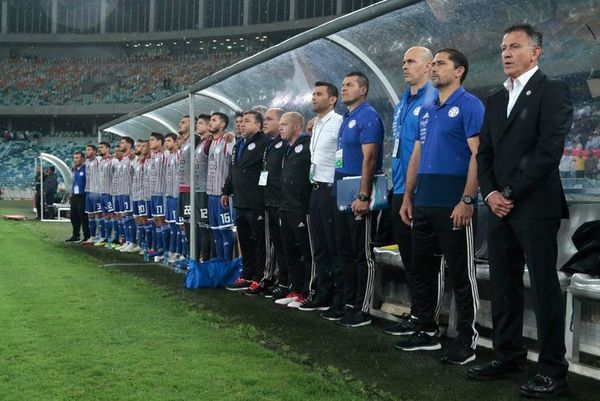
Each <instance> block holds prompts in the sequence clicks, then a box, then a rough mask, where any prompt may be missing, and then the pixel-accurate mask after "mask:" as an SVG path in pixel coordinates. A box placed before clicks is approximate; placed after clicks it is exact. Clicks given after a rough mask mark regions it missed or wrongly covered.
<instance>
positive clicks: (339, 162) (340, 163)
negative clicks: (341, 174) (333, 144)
mask: <svg viewBox="0 0 600 401" xmlns="http://www.w3.org/2000/svg"><path fill="white" fill-rule="evenodd" d="M341 167H344V150H343V149H338V150H336V151H335V168H341Z"/></svg>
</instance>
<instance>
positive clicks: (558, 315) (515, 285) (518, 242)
mask: <svg viewBox="0 0 600 401" xmlns="http://www.w3.org/2000/svg"><path fill="white" fill-rule="evenodd" d="M559 227H560V220H558V219H511V218H510V217H509V218H504V219H500V218H498V217H497V216H495V215H493V214H492V213H490V216H489V218H488V229H487V242H488V256H489V262H490V280H491V287H492V322H493V325H494V336H493V343H494V351H495V353H496V357H497V358H498V359H499V360H501V361H504V362H516V361H524V360H525V359H526V358H527V348H526V345H525V342H524V341H523V306H524V301H523V268H524V265H525V260H527V268H528V270H529V278H530V280H531V289H532V292H533V297H534V302H535V305H536V306H535V317H536V322H537V330H538V341H539V343H540V355H539V359H538V363H539V369H540V373H542V374H544V375H547V376H550V377H553V378H555V379H560V378H563V377H565V376H566V374H567V369H568V364H567V361H566V360H565V339H564V323H565V305H564V302H563V298H562V294H561V291H560V284H559V281H558V276H557V273H556V259H557V256H558V246H557V243H556V235H557V233H558V229H559Z"/></svg>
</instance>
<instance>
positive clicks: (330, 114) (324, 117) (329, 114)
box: [315, 109, 335, 125]
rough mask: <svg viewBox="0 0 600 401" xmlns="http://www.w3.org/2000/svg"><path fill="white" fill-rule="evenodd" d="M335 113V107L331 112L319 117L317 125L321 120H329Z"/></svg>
mask: <svg viewBox="0 0 600 401" xmlns="http://www.w3.org/2000/svg"><path fill="white" fill-rule="evenodd" d="M334 114H335V109H331V111H330V112H329V113H327V114H325V115H324V116H323V118H319V119H318V120H317V123H316V124H315V125H317V124H319V123H320V122H323V123H325V122H327V121H328V120H329V119H330V118H331V117H332V116H333V115H334Z"/></svg>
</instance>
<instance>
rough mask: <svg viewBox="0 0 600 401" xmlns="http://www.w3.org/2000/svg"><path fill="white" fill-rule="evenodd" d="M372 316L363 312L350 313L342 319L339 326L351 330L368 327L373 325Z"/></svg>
mask: <svg viewBox="0 0 600 401" xmlns="http://www.w3.org/2000/svg"><path fill="white" fill-rule="evenodd" d="M371 322H372V321H371V316H369V314H368V313H365V312H363V311H357V312H354V313H348V314H346V316H344V317H343V318H341V319H340V321H339V322H338V324H339V325H341V326H344V327H349V328H354V327H361V326H367V325H369V324H371Z"/></svg>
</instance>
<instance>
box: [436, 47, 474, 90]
mask: <svg viewBox="0 0 600 401" xmlns="http://www.w3.org/2000/svg"><path fill="white" fill-rule="evenodd" d="M437 53H446V54H448V58H449V59H450V61H452V64H453V65H454V69H456V68H459V67H464V69H465V72H463V74H462V76H461V77H460V83H461V84H462V83H463V82H464V80H465V79H466V78H467V74H468V73H469V60H468V59H467V56H465V55H464V54H462V53H461V52H459V51H458V50H456V49H451V48H449V47H446V48H444V49H441V50H438V51H437V52H436V54H437Z"/></svg>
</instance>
